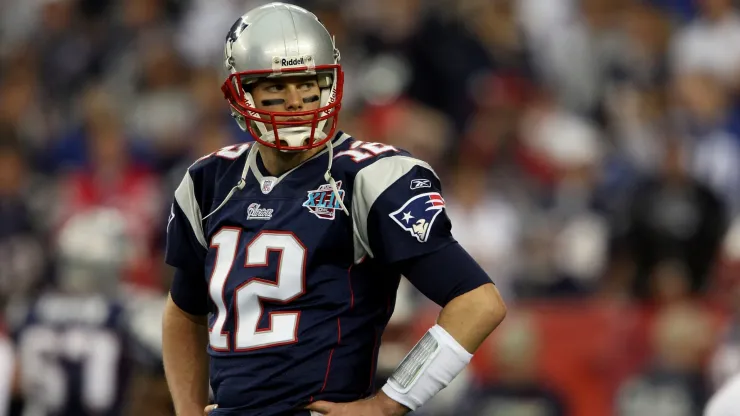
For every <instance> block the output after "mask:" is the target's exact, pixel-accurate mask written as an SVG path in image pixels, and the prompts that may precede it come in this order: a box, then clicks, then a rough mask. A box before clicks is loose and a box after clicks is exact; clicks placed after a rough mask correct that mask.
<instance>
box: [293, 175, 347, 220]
mask: <svg viewBox="0 0 740 416" xmlns="http://www.w3.org/2000/svg"><path fill="white" fill-rule="evenodd" d="M337 190H338V191H339V196H340V197H341V198H342V200H344V190H343V189H342V181H337ZM303 206H304V207H306V208H308V210H309V211H311V213H312V214H314V215H316V217H318V218H321V219H322V220H333V219H334V217H335V214H336V211H337V210H340V209H342V206H341V205H340V204H339V200H337V197H336V195H334V192H333V191H332V189H331V185H329V184H328V183H326V184H324V185H321V186H319V189H314V190H312V191H308V198H307V199H306V201H305V202H304V203H303Z"/></svg>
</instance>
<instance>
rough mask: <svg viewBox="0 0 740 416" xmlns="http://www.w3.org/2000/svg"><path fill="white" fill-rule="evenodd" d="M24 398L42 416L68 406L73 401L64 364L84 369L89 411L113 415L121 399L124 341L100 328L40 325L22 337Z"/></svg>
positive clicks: (84, 395) (83, 397)
mask: <svg viewBox="0 0 740 416" xmlns="http://www.w3.org/2000/svg"><path fill="white" fill-rule="evenodd" d="M19 351H20V366H21V379H22V388H23V392H24V396H25V397H26V400H27V402H28V403H29V405H31V406H32V407H34V408H37V407H38V408H43V412H42V413H40V414H47V413H54V412H57V411H60V410H62V408H63V407H64V406H65V405H66V403H67V402H68V399H69V391H68V389H69V384H70V380H68V376H67V374H66V372H65V370H64V367H63V363H64V362H73V363H79V364H80V367H81V371H82V374H81V383H82V385H81V392H80V394H81V397H80V401H81V402H82V403H83V404H84V405H85V406H86V407H88V408H89V409H91V410H93V411H95V412H100V413H107V412H109V411H111V410H112V408H113V405H114V404H115V400H116V392H117V390H118V388H119V387H120V386H118V385H117V384H118V383H117V376H118V362H119V359H120V356H121V344H120V342H119V340H118V338H117V337H116V335H115V334H114V333H113V332H111V331H106V330H103V329H100V328H96V329H90V328H71V329H54V328H50V327H47V326H41V325H35V326H32V327H29V328H28V329H26V330H25V331H23V333H22V334H21V338H20V340H19Z"/></svg>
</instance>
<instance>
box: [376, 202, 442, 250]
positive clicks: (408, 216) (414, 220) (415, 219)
mask: <svg viewBox="0 0 740 416" xmlns="http://www.w3.org/2000/svg"><path fill="white" fill-rule="evenodd" d="M444 207H445V200H444V199H443V198H442V195H440V194H439V193H437V192H427V193H425V194H421V195H416V196H414V197H412V198H411V199H409V200H408V201H406V203H405V204H403V206H402V207H401V208H399V209H397V210H396V211H393V212H391V213H390V214H388V216H389V217H391V218H392V219H393V221H395V222H396V224H398V225H399V226H400V227H401V228H403V229H404V230H406V231H408V232H409V233H410V234H411V235H413V236H414V237H416V240H417V241H418V242H420V243H425V242H426V241H427V239H428V238H429V232H430V231H431V229H432V225H434V220H436V219H437V216H438V215H439V213H440V212H442V210H443V209H444Z"/></svg>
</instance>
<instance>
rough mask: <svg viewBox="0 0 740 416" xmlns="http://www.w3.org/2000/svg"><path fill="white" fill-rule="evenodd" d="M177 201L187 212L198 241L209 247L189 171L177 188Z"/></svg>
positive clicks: (186, 214) (183, 210)
mask: <svg viewBox="0 0 740 416" xmlns="http://www.w3.org/2000/svg"><path fill="white" fill-rule="evenodd" d="M175 201H177V205H179V206H180V209H181V210H182V212H184V213H185V216H186V217H187V219H188V222H189V223H190V227H191V228H192V229H193V234H195V238H197V239H198V242H199V243H200V245H202V246H203V248H205V249H208V244H207V243H206V237H205V235H204V234H203V223H202V217H201V213H200V206H199V205H198V201H197V200H196V199H195V188H194V186H193V178H191V177H190V172H189V171H188V172H185V177H183V178H182V182H180V186H178V187H177V190H175Z"/></svg>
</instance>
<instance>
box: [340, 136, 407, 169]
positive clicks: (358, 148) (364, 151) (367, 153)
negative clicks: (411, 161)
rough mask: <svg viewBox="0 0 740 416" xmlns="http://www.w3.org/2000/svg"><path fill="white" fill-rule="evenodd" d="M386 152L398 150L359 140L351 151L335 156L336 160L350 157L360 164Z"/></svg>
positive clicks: (352, 146)
mask: <svg viewBox="0 0 740 416" xmlns="http://www.w3.org/2000/svg"><path fill="white" fill-rule="evenodd" d="M386 152H398V149H396V148H395V147H393V146H390V145H387V144H382V143H372V142H362V141H359V140H358V141H356V142H354V143H352V144H351V145H350V146H349V150H344V151H341V152H338V153H337V154H336V155H335V156H334V159H336V158H338V157H341V156H349V157H351V158H352V160H353V161H354V162H358V163H359V162H362V161H363V160H365V159H369V158H371V157H373V156H377V155H379V154H381V153H386Z"/></svg>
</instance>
